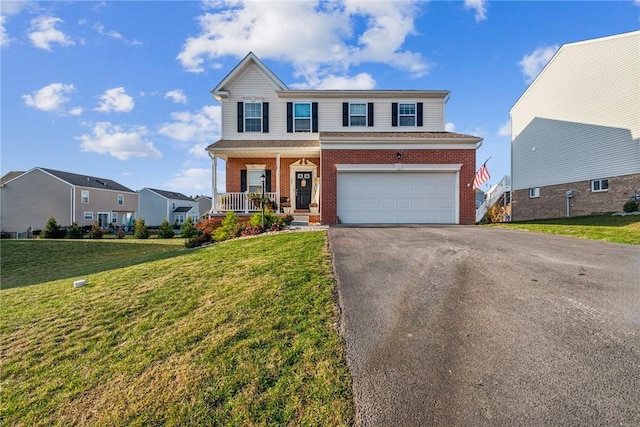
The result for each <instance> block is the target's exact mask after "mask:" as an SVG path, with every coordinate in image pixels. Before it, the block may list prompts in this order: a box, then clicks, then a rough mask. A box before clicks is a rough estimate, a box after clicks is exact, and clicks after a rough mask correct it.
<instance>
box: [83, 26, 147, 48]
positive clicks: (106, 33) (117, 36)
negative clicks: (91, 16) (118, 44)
mask: <svg viewBox="0 0 640 427" xmlns="http://www.w3.org/2000/svg"><path fill="white" fill-rule="evenodd" d="M93 29H94V30H96V31H97V32H98V34H100V35H102V36H106V37H111V38H112V39H116V40H120V41H122V42H123V43H125V44H130V45H141V44H142V42H141V41H138V40H136V39H133V40H129V39H127V38H125V37H123V36H122V34H120V33H119V32H117V31H113V30H111V31H106V30H105V27H104V25H102V24H100V23H97V24H95V25H94V26H93Z"/></svg>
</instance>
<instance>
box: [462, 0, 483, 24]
mask: <svg viewBox="0 0 640 427" xmlns="http://www.w3.org/2000/svg"><path fill="white" fill-rule="evenodd" d="M464 7H465V9H472V10H475V12H476V22H480V21H484V20H485V19H487V1H486V0H464Z"/></svg>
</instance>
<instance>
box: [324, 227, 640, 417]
mask: <svg viewBox="0 0 640 427" xmlns="http://www.w3.org/2000/svg"><path fill="white" fill-rule="evenodd" d="M329 241H330V245H331V250H332V253H333V257H334V266H335V273H336V277H337V281H338V295H339V302H340V306H341V327H342V330H343V333H344V337H345V340H346V346H347V363H348V365H349V368H350V370H351V373H352V375H353V381H354V384H353V387H354V395H355V400H356V411H357V420H356V421H357V424H358V425H362V426H391V425H392V426H430V425H446V426H463V425H464V426H467V425H468V426H483V425H486V426H502V425H504V426H507V425H508V426H516V425H526V426H532V425H563V426H565V425H590V426H593V425H629V426H637V425H640V248H639V247H637V246H630V245H618V244H610V243H602V242H594V241H587V240H581V239H575V238H569V237H561V236H551V235H544V234H537V233H529V232H524V231H515V230H501V229H492V228H485V227H473V226H441V227H438V226H431V227H427V226H424V227H423V226H419V227H418V226H416V227H397V228H392V227H362V228H353V227H331V228H330V229H329Z"/></svg>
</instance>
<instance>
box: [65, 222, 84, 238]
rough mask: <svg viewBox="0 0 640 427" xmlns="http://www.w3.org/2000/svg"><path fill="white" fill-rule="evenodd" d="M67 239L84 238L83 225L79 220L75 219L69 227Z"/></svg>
mask: <svg viewBox="0 0 640 427" xmlns="http://www.w3.org/2000/svg"><path fill="white" fill-rule="evenodd" d="M67 239H82V227H80V226H79V225H78V223H77V222H75V221H74V222H73V223H71V225H70V226H69V228H67Z"/></svg>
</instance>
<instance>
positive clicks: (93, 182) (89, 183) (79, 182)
mask: <svg viewBox="0 0 640 427" xmlns="http://www.w3.org/2000/svg"><path fill="white" fill-rule="evenodd" d="M38 169H40V170H43V171H45V172H47V173H49V174H51V175H53V176H55V177H57V178H59V179H61V180H63V181H65V182H68V183H69V184H71V185H74V186H77V187H88V188H102V189H105V190H114V191H126V192H129V193H135V191H133V190H132V189H130V188H127V187H125V186H124V185H122V184H119V183H117V182H115V181H113V180H111V179H106V178H97V177H95V176H89V175H79V174H76V173H71V172H62V171H57V170H53V169H45V168H38Z"/></svg>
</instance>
